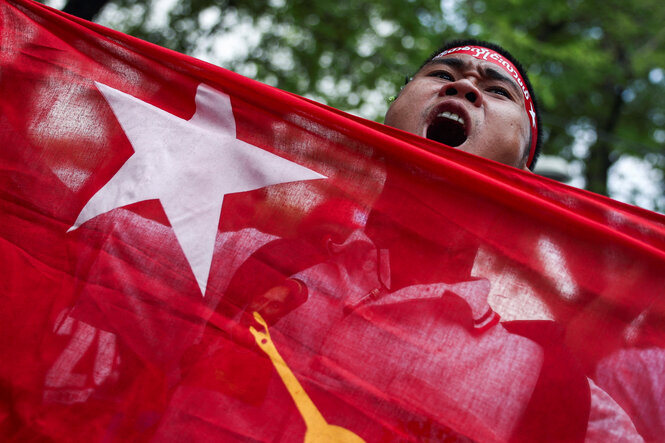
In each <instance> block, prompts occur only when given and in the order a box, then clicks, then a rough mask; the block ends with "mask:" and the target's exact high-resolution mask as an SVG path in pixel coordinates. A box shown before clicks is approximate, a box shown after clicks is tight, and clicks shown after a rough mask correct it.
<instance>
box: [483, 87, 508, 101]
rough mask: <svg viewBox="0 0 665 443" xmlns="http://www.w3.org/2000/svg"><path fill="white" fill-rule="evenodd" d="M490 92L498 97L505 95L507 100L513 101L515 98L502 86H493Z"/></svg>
mask: <svg viewBox="0 0 665 443" xmlns="http://www.w3.org/2000/svg"><path fill="white" fill-rule="evenodd" d="M487 90H488V91H489V92H492V93H494V94H498V95H503V96H504V97H506V98H510V99H512V98H513V97H512V96H511V95H510V93H509V92H508V90H507V89H505V88H502V87H501V86H492V87H491V88H487Z"/></svg>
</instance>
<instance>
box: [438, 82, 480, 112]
mask: <svg viewBox="0 0 665 443" xmlns="http://www.w3.org/2000/svg"><path fill="white" fill-rule="evenodd" d="M441 92H442V94H443V95H459V96H460V97H464V98H465V99H467V100H468V101H469V102H471V103H472V104H473V105H474V106H480V105H481V104H482V101H483V96H482V94H481V93H480V91H479V90H478V88H476V86H475V85H474V84H473V83H472V82H470V81H469V80H467V79H461V80H457V81H455V82H452V83H447V84H446V85H445V86H444V87H443V88H442V90H441Z"/></svg>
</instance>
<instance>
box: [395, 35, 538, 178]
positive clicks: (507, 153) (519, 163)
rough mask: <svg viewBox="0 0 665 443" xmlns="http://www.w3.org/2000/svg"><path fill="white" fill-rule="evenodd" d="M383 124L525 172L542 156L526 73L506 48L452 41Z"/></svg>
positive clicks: (403, 93)
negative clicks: (540, 154) (539, 155)
mask: <svg viewBox="0 0 665 443" xmlns="http://www.w3.org/2000/svg"><path fill="white" fill-rule="evenodd" d="M385 124H386V125H388V126H393V127H395V128H398V129H402V130H404V131H407V132H412V133H414V134H418V135H421V136H423V137H427V138H429V139H432V140H435V141H438V142H441V143H443V144H445V145H448V146H451V147H455V148H458V149H461V150H463V151H465V152H469V153H471V154H475V155H478V156H480V157H485V158H488V159H490V160H495V161H498V162H500V163H504V164H507V165H510V166H515V167H517V168H522V169H527V168H529V169H533V166H534V165H535V162H536V159H537V158H538V154H539V152H540V144H541V143H540V139H541V137H540V131H541V130H540V121H539V117H538V111H537V105H536V98H535V96H534V94H533V89H532V87H531V84H530V82H529V79H528V77H527V76H526V72H525V71H524V69H523V68H522V66H521V65H520V64H519V62H518V61H517V60H515V59H514V58H513V57H512V56H511V55H510V54H509V53H508V52H507V51H506V50H504V49H503V48H501V47H499V46H497V45H494V44H491V43H486V42H478V41H475V40H465V41H454V42H450V43H448V44H446V45H444V46H443V47H442V48H440V49H439V50H437V51H436V52H435V53H434V54H433V55H432V56H431V57H430V58H429V59H427V61H425V63H424V64H423V65H422V66H421V68H420V69H419V70H418V72H417V73H416V74H415V75H414V76H413V77H412V78H411V79H409V81H408V83H407V84H406V85H405V86H404V88H403V89H402V91H401V93H400V94H399V96H398V97H397V99H396V100H395V101H394V102H393V103H392V105H391V106H390V108H389V109H388V112H387V114H386V118H385Z"/></svg>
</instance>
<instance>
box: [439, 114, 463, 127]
mask: <svg viewBox="0 0 665 443" xmlns="http://www.w3.org/2000/svg"><path fill="white" fill-rule="evenodd" d="M437 117H445V118H449V119H451V120H455V121H456V122H459V124H460V125H464V119H463V118H462V117H460V116H459V115H457V114H454V113H452V112H448V111H445V112H441V113H440V114H439V115H437Z"/></svg>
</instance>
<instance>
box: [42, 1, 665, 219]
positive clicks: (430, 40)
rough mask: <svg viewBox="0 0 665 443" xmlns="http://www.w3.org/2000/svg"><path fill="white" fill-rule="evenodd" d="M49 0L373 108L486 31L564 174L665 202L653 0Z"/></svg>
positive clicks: (304, 90) (356, 108)
mask: <svg viewBox="0 0 665 443" xmlns="http://www.w3.org/2000/svg"><path fill="white" fill-rule="evenodd" d="M46 3H48V4H51V5H53V6H56V7H60V8H64V10H65V11H68V12H70V13H74V14H75V15H79V16H83V17H84V18H88V19H94V20H95V21H97V22H99V23H101V24H103V25H106V26H109V27H112V28H114V29H117V30H120V31H122V32H126V33H128V34H131V35H134V36H137V37H139V38H142V39H145V40H149V41H151V42H153V43H156V44H158V45H161V46H166V47H168V48H172V49H175V50H177V51H180V52H184V53H187V54H191V55H194V56H196V57H198V58H203V59H205V60H207V61H210V62H212V63H215V64H217V65H220V66H223V67H225V68H228V69H231V70H233V71H236V72H238V73H240V74H243V75H246V76H248V77H251V78H254V79H257V80H259V81H263V82H266V83H268V84H271V85H273V86H276V87H279V88H281V89H285V90H288V91H291V92H294V93H296V94H299V95H304V96H307V97H310V98H313V99H315V100H317V101H321V102H325V103H327V104H329V105H331V106H333V107H336V108H339V109H342V110H344V111H348V112H352V113H355V114H357V115H361V116H363V117H366V118H369V119H373V120H377V121H382V118H383V114H384V113H385V110H386V109H387V107H388V97H390V96H393V95H395V94H397V92H398V91H399V88H400V86H401V85H402V84H403V83H404V77H405V76H406V75H410V74H412V73H413V72H414V70H415V69H417V68H418V66H420V64H421V62H422V61H423V60H424V59H425V58H426V57H427V56H429V55H430V53H431V52H432V51H434V50H435V49H436V48H437V47H438V46H440V45H441V44H442V42H444V41H446V40H449V39H454V38H460V37H474V38H479V39H485V40H491V41H494V42H496V43H499V44H501V45H503V46H505V47H507V48H508V49H509V50H510V51H511V52H513V53H514V54H515V55H516V56H517V58H518V59H519V60H520V61H522V63H523V64H524V65H525V67H527V69H528V71H529V76H530V78H531V80H532V82H533V84H534V87H535V89H536V91H537V95H538V97H539V100H540V105H541V111H542V117H543V125H544V129H545V137H546V138H545V143H544V153H545V154H550V155H558V156H561V157H563V158H564V159H565V160H567V161H568V165H569V167H570V168H571V172H572V174H573V176H574V179H573V184H575V185H577V186H580V187H585V188H587V189H589V190H591V191H593V192H597V193H601V194H605V195H610V196H612V197H614V198H618V199H620V200H623V201H627V202H630V203H634V204H638V205H640V206H644V207H647V208H649V209H655V210H659V211H661V212H663V211H665V197H664V195H663V194H664V193H663V190H664V189H665V179H664V177H665V174H664V172H665V151H664V148H665V100H663V98H664V97H665V94H664V92H665V26H664V21H665V2H662V0H634V1H628V2H626V1H619V0H565V1H563V0H556V1H552V2H533V1H527V0H501V1H499V0H472V1H460V0H381V1H367V0H364V1H361V0H344V1H340V0H316V1H304V0H267V1H264V0H221V1H213V0H182V1H177V0H69V1H67V2H65V1H64V0H48V1H46ZM57 3H60V4H57Z"/></svg>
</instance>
